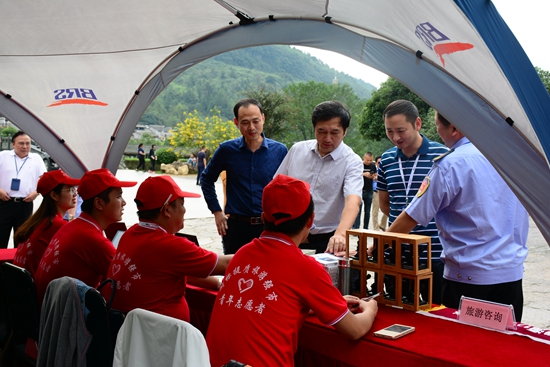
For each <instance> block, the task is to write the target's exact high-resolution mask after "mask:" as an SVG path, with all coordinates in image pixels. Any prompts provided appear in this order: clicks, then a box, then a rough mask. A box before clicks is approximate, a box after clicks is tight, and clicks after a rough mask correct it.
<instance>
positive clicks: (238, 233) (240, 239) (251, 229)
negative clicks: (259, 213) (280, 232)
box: [222, 216, 264, 255]
mask: <svg viewBox="0 0 550 367" xmlns="http://www.w3.org/2000/svg"><path fill="white" fill-rule="evenodd" d="M227 227H228V228H227V231H226V232H225V236H223V239H222V243H223V253H224V254H225V255H229V254H234V253H236V252H237V250H239V249H240V248H241V247H243V246H244V245H246V244H247V243H249V242H251V241H252V240H253V239H254V238H258V237H260V235H261V234H262V232H263V231H264V225H263V224H250V223H247V222H243V221H238V220H236V219H232V218H231V216H229V218H228V219H227Z"/></svg>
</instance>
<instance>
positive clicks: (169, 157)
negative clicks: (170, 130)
mask: <svg viewBox="0 0 550 367" xmlns="http://www.w3.org/2000/svg"><path fill="white" fill-rule="evenodd" d="M177 160H178V157H177V155H176V153H174V151H173V150H172V149H159V150H158V151H157V162H158V163H164V164H172V163H174V162H175V161H177Z"/></svg>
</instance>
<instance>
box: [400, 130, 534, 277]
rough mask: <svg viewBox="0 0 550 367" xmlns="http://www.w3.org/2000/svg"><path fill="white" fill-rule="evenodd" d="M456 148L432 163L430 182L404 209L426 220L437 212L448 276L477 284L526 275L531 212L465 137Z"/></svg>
mask: <svg viewBox="0 0 550 367" xmlns="http://www.w3.org/2000/svg"><path fill="white" fill-rule="evenodd" d="M453 149H454V151H453V152H451V153H449V154H448V155H446V156H445V157H443V158H441V160H437V161H436V162H435V163H434V167H433V169H432V170H431V171H430V173H429V174H428V176H427V178H426V183H425V185H428V180H429V185H428V186H427V188H426V189H425V190H421V191H419V193H418V194H417V196H419V197H416V198H415V199H414V200H413V202H412V203H411V204H410V205H409V206H408V207H407V209H406V210H405V211H406V212H407V214H408V215H409V216H410V217H411V218H413V219H414V220H416V221H417V222H418V223H420V224H423V225H425V224H427V223H428V222H430V220H431V218H432V217H433V216H435V221H436V223H437V227H438V229H439V238H440V240H441V242H442V244H443V253H442V255H441V259H442V260H443V261H444V262H445V273H444V277H445V278H446V279H449V280H452V281H456V282H463V283H469V284H477V285H483V284H499V283H506V282H513V281H517V280H519V279H522V278H523V261H524V260H525V258H526V257H527V246H526V243H527V234H528V231H529V219H528V215H527V212H526V211H525V209H524V208H523V206H522V205H521V203H520V202H519V200H518V199H517V198H516V196H515V195H514V193H513V192H512V190H510V188H509V187H508V185H506V183H505V182H504V180H503V179H502V178H501V177H500V175H499V174H498V173H497V172H496V170H495V169H494V168H493V166H492V165H491V164H490V163H489V161H487V159H486V158H485V157H484V156H483V155H482V154H481V152H480V151H479V150H478V149H477V148H476V147H475V146H474V145H473V144H471V143H470V141H469V140H468V139H467V138H462V139H460V140H459V141H458V142H457V143H456V144H455V145H454V146H453Z"/></svg>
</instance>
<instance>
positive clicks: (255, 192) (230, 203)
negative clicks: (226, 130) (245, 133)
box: [201, 133, 288, 217]
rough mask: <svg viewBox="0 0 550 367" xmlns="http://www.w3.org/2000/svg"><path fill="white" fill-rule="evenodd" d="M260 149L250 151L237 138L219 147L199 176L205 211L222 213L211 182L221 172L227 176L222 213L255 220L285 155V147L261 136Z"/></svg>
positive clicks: (260, 211)
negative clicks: (225, 203) (263, 194)
mask: <svg viewBox="0 0 550 367" xmlns="http://www.w3.org/2000/svg"><path fill="white" fill-rule="evenodd" d="M262 136H263V138H264V141H263V143H262V146H261V147H260V148H259V149H258V150H256V151H255V152H252V151H251V150H250V149H249V148H248V147H247V146H246V143H245V141H244V138H243V137H242V136H241V137H239V138H236V139H233V140H228V141H225V142H223V143H221V144H220V146H219V148H218V150H216V152H215V153H214V156H213V157H212V159H211V160H210V162H209V163H208V165H207V166H206V168H205V170H204V171H203V173H202V176H201V188H202V192H203V194H204V199H205V200H206V204H207V205H208V209H210V211H211V212H212V213H214V212H217V211H220V210H222V209H221V206H220V204H219V202H218V198H217V196H216V189H215V188H214V182H216V180H217V179H218V176H219V175H220V173H221V172H222V171H224V170H225V171H226V173H227V176H226V177H227V206H226V208H225V213H227V214H236V215H243V216H248V217H259V216H260V215H261V213H262V193H263V191H264V187H265V186H266V185H267V184H268V183H269V182H271V180H272V179H273V175H275V172H276V171H277V168H279V165H280V164H281V162H282V161H283V159H284V158H285V156H286V153H287V151H288V150H287V148H286V147H285V146H284V145H283V144H281V143H279V142H278V141H275V140H272V139H268V138H266V137H265V135H264V134H263V133H262Z"/></svg>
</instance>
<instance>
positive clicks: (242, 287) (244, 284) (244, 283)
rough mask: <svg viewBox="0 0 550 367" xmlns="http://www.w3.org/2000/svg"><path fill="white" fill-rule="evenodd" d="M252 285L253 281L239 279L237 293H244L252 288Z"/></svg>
mask: <svg viewBox="0 0 550 367" xmlns="http://www.w3.org/2000/svg"><path fill="white" fill-rule="evenodd" d="M253 285H254V281H253V280H252V279H248V280H244V278H241V279H239V291H240V292H241V293H243V292H246V291H247V290H249V289H250V288H252V286H253Z"/></svg>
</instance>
